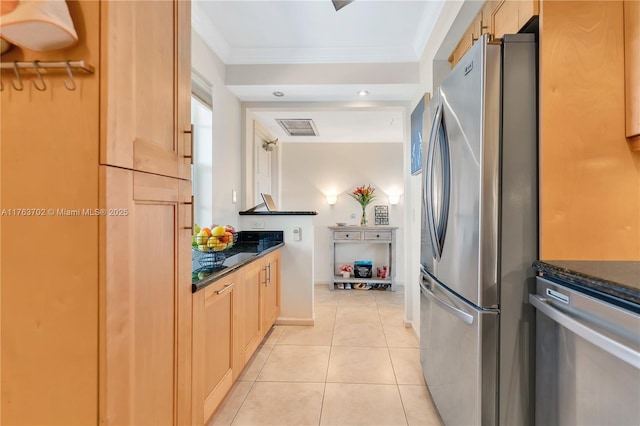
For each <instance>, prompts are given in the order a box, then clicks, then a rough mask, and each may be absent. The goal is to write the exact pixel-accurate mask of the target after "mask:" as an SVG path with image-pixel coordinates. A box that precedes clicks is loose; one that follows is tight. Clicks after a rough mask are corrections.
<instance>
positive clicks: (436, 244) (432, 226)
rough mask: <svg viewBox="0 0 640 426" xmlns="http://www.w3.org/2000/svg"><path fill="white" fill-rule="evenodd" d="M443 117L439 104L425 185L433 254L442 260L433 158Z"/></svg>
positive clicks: (431, 134) (433, 126)
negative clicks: (435, 206)
mask: <svg viewBox="0 0 640 426" xmlns="http://www.w3.org/2000/svg"><path fill="white" fill-rule="evenodd" d="M441 119H442V105H438V107H437V108H436V113H435V114H434V115H433V122H432V123H431V132H429V144H428V148H427V161H426V163H425V166H426V167H425V175H426V184H425V186H424V192H425V195H424V197H425V201H426V210H427V212H426V213H427V226H428V228H429V238H430V239H431V246H432V247H433V255H434V257H435V258H436V260H440V257H441V256H442V251H441V250H440V244H439V242H438V236H437V235H436V232H437V228H436V225H435V218H434V215H433V188H432V185H433V158H434V152H435V144H436V137H437V135H438V127H439V125H440V120H441Z"/></svg>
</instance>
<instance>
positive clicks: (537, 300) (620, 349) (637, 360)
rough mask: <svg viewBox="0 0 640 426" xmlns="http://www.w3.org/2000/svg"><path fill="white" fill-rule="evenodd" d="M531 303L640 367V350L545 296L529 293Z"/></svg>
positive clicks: (590, 340) (562, 324) (613, 353)
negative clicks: (556, 306) (596, 328)
mask: <svg viewBox="0 0 640 426" xmlns="http://www.w3.org/2000/svg"><path fill="white" fill-rule="evenodd" d="M529 303H531V304H532V305H533V306H534V307H535V308H536V309H537V310H538V311H540V312H541V313H543V314H545V315H546V316H548V317H549V318H550V319H552V320H553V321H555V322H557V323H558V324H560V325H561V326H563V327H565V328H567V329H568V330H570V331H572V332H574V333H575V334H577V335H578V336H580V337H582V338H583V339H585V340H586V341H588V342H589V343H591V344H593V345H595V346H597V347H599V348H600V349H602V350H603V351H605V352H607V353H608V354H610V355H613V356H615V357H616V358H619V359H621V360H622V361H624V362H626V363H628V364H630V365H632V366H633V367H635V368H637V369H640V352H638V351H636V350H634V349H633V348H630V347H628V346H625V345H623V344H622V343H620V342H618V341H616V340H613V339H611V338H609V337H607V336H605V335H604V334H601V333H598V332H597V331H596V330H594V329H593V328H591V327H589V326H588V325H585V324H584V323H583V322H581V321H579V320H577V319H575V318H572V317H571V316H569V315H567V314H565V313H563V312H561V311H560V310H558V309H555V308H554V307H553V306H551V305H550V304H549V303H548V302H547V300H546V299H545V298H544V297H540V296H538V295H535V294H529Z"/></svg>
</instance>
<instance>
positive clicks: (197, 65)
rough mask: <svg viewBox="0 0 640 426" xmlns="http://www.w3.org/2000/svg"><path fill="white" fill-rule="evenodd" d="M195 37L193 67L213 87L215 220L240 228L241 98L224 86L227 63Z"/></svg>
mask: <svg viewBox="0 0 640 426" xmlns="http://www.w3.org/2000/svg"><path fill="white" fill-rule="evenodd" d="M191 37H192V38H191V62H192V67H193V68H194V69H195V70H196V71H198V72H199V73H200V74H201V75H202V76H203V77H204V78H206V79H207V80H208V81H209V82H210V83H211V85H212V86H213V94H212V95H213V187H212V190H213V195H212V199H213V217H212V221H213V222H214V223H217V224H229V225H233V226H235V227H237V226H238V211H240V210H242V208H241V206H240V201H241V200H242V199H243V187H242V184H241V182H242V164H243V159H242V144H241V141H242V136H241V131H242V120H241V118H242V109H241V105H240V101H239V100H238V98H236V96H235V95H234V94H233V93H231V92H230V91H229V90H228V89H227V88H226V87H225V85H224V80H225V67H224V64H223V63H222V62H221V61H220V59H219V58H218V57H217V56H216V54H215V53H214V52H213V51H212V50H211V49H210V48H209V47H208V46H207V45H206V43H205V42H204V41H203V40H202V38H200V36H199V35H198V34H197V33H196V32H194V31H192V33H191ZM232 190H235V191H237V199H238V203H236V204H233V203H232V202H231V191H232ZM200 225H202V226H208V225H210V224H205V223H202V224H200Z"/></svg>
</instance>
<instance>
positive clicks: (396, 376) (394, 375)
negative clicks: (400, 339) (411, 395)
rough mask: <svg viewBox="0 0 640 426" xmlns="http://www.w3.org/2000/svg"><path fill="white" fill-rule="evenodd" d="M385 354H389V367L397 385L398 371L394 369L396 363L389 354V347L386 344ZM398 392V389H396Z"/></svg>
mask: <svg viewBox="0 0 640 426" xmlns="http://www.w3.org/2000/svg"><path fill="white" fill-rule="evenodd" d="M387 355H389V361H390V362H391V369H392V370H393V378H394V379H395V381H396V386H398V372H397V371H396V364H395V363H394V362H393V357H392V356H391V349H390V348H389V347H388V346H387ZM398 392H400V390H399V389H398Z"/></svg>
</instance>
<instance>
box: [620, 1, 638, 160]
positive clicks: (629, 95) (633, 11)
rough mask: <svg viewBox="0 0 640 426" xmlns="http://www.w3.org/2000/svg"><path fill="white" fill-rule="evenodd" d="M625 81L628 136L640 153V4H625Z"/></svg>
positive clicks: (627, 2) (634, 2) (635, 2)
mask: <svg viewBox="0 0 640 426" xmlns="http://www.w3.org/2000/svg"><path fill="white" fill-rule="evenodd" d="M623 7H624V79H625V104H626V120H625V121H626V135H627V138H630V139H629V142H630V143H631V147H632V149H633V150H634V151H640V2H638V1H631V0H625V2H624V5H623Z"/></svg>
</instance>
